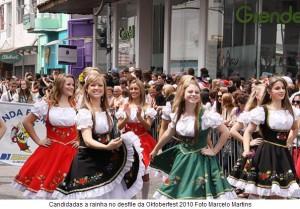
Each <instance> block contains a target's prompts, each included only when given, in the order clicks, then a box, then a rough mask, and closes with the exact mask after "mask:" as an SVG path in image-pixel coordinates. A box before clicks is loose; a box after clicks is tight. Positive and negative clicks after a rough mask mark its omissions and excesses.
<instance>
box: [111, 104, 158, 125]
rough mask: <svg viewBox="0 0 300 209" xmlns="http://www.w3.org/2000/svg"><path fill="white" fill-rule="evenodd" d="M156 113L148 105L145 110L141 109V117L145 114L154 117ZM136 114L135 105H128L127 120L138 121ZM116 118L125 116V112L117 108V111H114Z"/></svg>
mask: <svg viewBox="0 0 300 209" xmlns="http://www.w3.org/2000/svg"><path fill="white" fill-rule="evenodd" d="M156 114H157V112H156V110H155V109H153V108H151V107H148V108H147V109H146V111H145V112H144V111H142V117H144V116H145V115H146V116H148V117H150V118H151V119H154V118H155V116H156ZM136 115H137V107H130V116H129V119H128V121H129V122H139V120H138V119H137V116H136ZM116 118H117V119H120V118H122V119H124V118H126V113H125V112H124V110H123V109H119V110H118V112H116Z"/></svg>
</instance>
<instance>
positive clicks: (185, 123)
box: [169, 110, 223, 137]
mask: <svg viewBox="0 0 300 209" xmlns="http://www.w3.org/2000/svg"><path fill="white" fill-rule="evenodd" d="M171 119H172V120H171V123H170V124H169V127H170V128H175V127H176V132H177V133H178V134H179V135H181V136H189V137H193V136H194V131H195V129H194V126H195V116H183V115H182V116H181V117H180V118H179V120H178V121H177V123H176V120H177V118H176V114H175V113H171ZM222 122H223V118H222V117H221V115H220V114H219V113H217V112H214V111H208V110H206V111H204V113H203V115H202V118H201V129H202V130H206V129H208V128H217V127H218V126H220V125H221V124H222Z"/></svg>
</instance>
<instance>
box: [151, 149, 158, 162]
mask: <svg viewBox="0 0 300 209" xmlns="http://www.w3.org/2000/svg"><path fill="white" fill-rule="evenodd" d="M157 153H158V151H157V150H156V149H153V150H152V152H151V153H150V159H151V161H152V160H153V159H154V157H155V156H156V155H157Z"/></svg>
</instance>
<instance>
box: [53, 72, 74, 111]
mask: <svg viewBox="0 0 300 209" xmlns="http://www.w3.org/2000/svg"><path fill="white" fill-rule="evenodd" d="M67 78H71V79H73V81H74V92H73V95H72V96H70V97H69V98H68V100H69V103H70V105H71V106H72V107H74V106H75V105H76V104H75V89H76V86H75V85H76V83H75V78H74V77H73V75H70V74H67V75H64V74H59V75H58V77H57V78H56V79H55V81H54V85H53V89H52V91H51V94H50V97H49V103H50V105H51V106H57V105H58V103H59V100H60V98H61V96H62V92H63V88H64V84H65V82H66V79H67Z"/></svg>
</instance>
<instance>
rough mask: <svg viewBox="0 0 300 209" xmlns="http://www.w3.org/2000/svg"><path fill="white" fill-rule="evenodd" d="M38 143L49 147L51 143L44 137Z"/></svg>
mask: <svg viewBox="0 0 300 209" xmlns="http://www.w3.org/2000/svg"><path fill="white" fill-rule="evenodd" d="M38 145H39V146H43V147H49V146H50V145H51V140H50V139H48V138H47V137H46V138H45V139H41V140H40V141H39V142H38Z"/></svg>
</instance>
